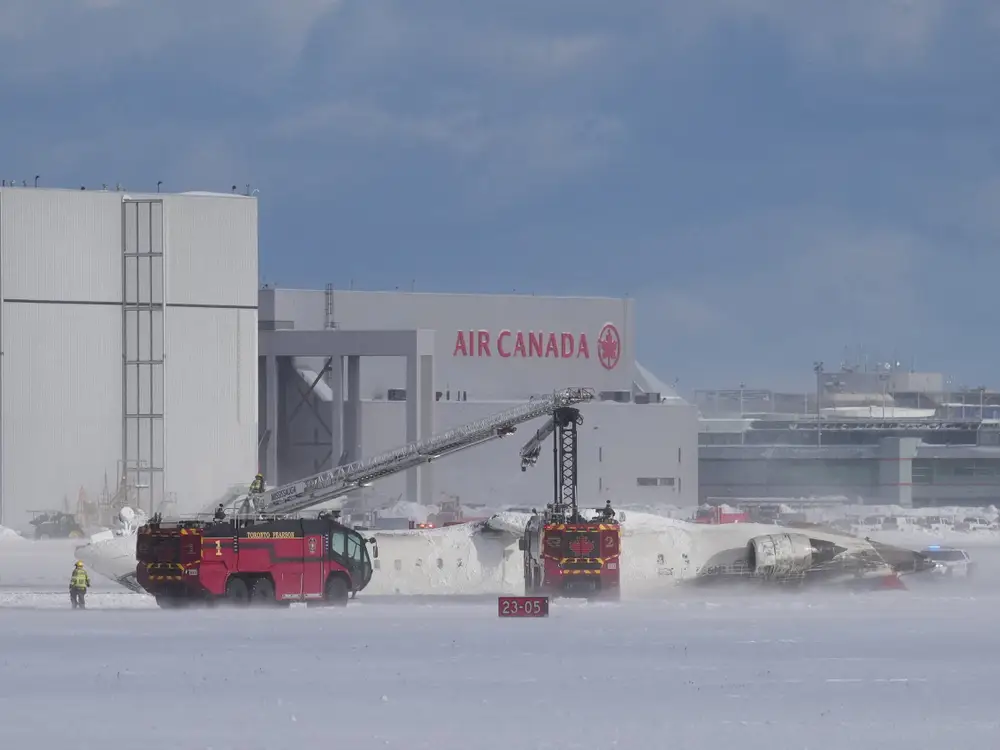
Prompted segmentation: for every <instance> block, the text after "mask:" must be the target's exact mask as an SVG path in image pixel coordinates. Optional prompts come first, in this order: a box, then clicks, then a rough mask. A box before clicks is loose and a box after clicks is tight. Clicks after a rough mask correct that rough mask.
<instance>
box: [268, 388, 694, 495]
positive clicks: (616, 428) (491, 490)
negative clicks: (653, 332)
mask: <svg viewBox="0 0 1000 750" xmlns="http://www.w3.org/2000/svg"><path fill="white" fill-rule="evenodd" d="M314 405H315V406H317V408H321V409H323V410H325V411H323V412H321V413H323V415H324V419H328V418H329V417H328V415H329V409H330V405H329V402H319V401H318V400H317V402H314ZM513 405H515V404H514V403H498V402H493V403H473V402H466V403H462V404H455V403H443V402H438V403H437V404H436V405H435V407H436V408H435V419H436V421H437V427H436V432H442V431H444V430H447V429H450V428H452V427H457V426H458V425H461V424H465V423H467V422H471V421H473V420H475V419H480V418H482V417H486V416H489V415H491V414H495V413H497V412H499V411H502V410H504V409H507V408H510V407H511V406H513ZM405 408H406V405H405V403H403V402H385V401H382V402H378V401H366V402H363V403H362V407H361V409H362V424H363V433H362V443H363V452H362V455H364V456H373V455H375V454H376V453H379V452H382V451H385V450H388V449H390V448H394V447H397V446H399V445H402V444H404V443H405V442H406V437H405ZM582 412H583V417H584V423H583V425H582V426H581V428H580V475H579V488H580V498H581V502H583V503H584V504H591V505H594V504H597V505H603V504H604V502H605V500H608V499H610V500H611V501H612V503H628V504H630V505H632V506H636V505H650V506H662V505H675V506H691V505H694V504H696V501H697V497H698V439H697V434H698V431H697V419H698V417H697V412H696V411H695V409H694V408H693V407H691V406H687V405H685V406H666V405H650V406H646V405H642V406H640V405H634V404H632V405H629V404H609V403H605V404H589V405H587V406H585V407H584V408H583V410H582ZM542 424H543V420H542V419H538V420H535V421H534V422H530V423H528V424H525V425H523V426H521V427H520V428H519V429H518V431H517V432H516V433H515V434H514V435H513V436H511V437H508V438H504V439H502V440H496V441H493V442H492V443H490V444H488V445H485V446H481V447H478V448H473V449H470V450H468V451H465V452H463V453H460V454H458V455H455V456H452V457H449V458H445V459H442V460H441V461H439V462H436V463H435V464H434V467H435V468H434V482H435V490H436V496H435V497H434V498H431V499H430V500H429V502H431V503H437V502H439V501H440V500H441V499H442V496H443V495H458V496H460V497H461V498H462V500H463V502H471V503H485V504H487V505H491V506H496V505H505V504H515V505H537V504H544V503H545V502H548V500H549V499H550V498H551V496H552V481H553V479H552V461H551V452H550V450H549V448H548V447H547V448H546V450H544V451H543V453H542V456H541V457H540V459H539V462H538V464H537V465H536V466H535V467H533V468H531V469H529V470H528V471H527V472H524V473H522V472H521V470H520V460H519V457H518V452H519V450H520V448H521V446H522V445H523V444H524V442H525V441H526V440H527V439H528V437H529V436H530V435H531V434H532V432H533V431H534V430H536V429H538V427H540V426H541V425H542ZM290 427H292V428H294V430H295V431H294V432H292V433H291V434H290V435H289V437H288V440H289V443H290V444H294V445H300V446H301V445H308V444H309V443H310V442H312V441H316V440H317V438H318V439H319V440H324V439H326V437H325V435H326V433H325V432H323V431H322V430H321V429H320V428H318V427H317V422H316V420H315V418H314V417H313V416H312V415H311V413H310V410H308V409H302V410H301V411H300V413H299V415H298V417H297V418H296V420H294V421H293V422H292V423H290ZM296 453H298V454H299V456H300V459H301V460H300V461H299V462H298V463H299V464H301V465H299V466H298V468H299V469H300V470H301V471H302V476H305V475H306V474H308V473H311V472H312V470H313V469H312V467H311V466H308V465H305V462H307V461H308V460H309V458H308V457H310V456H312V457H313V458H318V457H319V456H320V454H321V453H325V451H324V450H323V447H322V446H318V447H317V448H315V449H313V452H312V453H310V452H309V450H308V449H305V450H303V451H298V450H297V451H296ZM650 480H656V481H655V482H653V481H650ZM372 492H373V493H374V494H375V495H376V496H379V497H381V498H383V499H394V498H396V497H397V496H403V495H404V493H405V478H404V477H402V476H394V477H388V478H386V479H382V480H379V481H377V482H376V483H375V484H374V486H373V488H372Z"/></svg>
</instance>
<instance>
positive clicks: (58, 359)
mask: <svg viewBox="0 0 1000 750" xmlns="http://www.w3.org/2000/svg"><path fill="white" fill-rule="evenodd" d="M3 320H4V326H3V353H4V356H3V431H4V435H3V438H4V443H3V444H4V452H5V455H4V477H3V479H4V487H3V489H4V502H5V506H6V508H5V523H7V524H8V525H11V526H15V527H16V526H21V525H23V524H25V523H26V522H27V521H28V520H29V519H30V516H28V515H27V514H26V511H27V510H29V509H43V508H54V509H61V508H62V507H63V497H64V496H66V497H68V499H69V504H70V507H69V510H70V511H75V509H76V501H77V495H78V492H79V489H80V487H81V486H82V487H83V488H84V489H85V490H86V492H87V493H88V495H89V496H90V497H91V498H94V497H96V495H97V493H99V492H100V491H101V488H102V487H103V484H104V476H105V472H107V476H108V479H109V482H111V484H112V486H113V485H114V479H115V471H116V462H117V460H118V457H119V455H120V454H121V368H122V365H121V309H120V308H119V307H116V306H99V305H38V304H16V303H9V302H8V303H5V304H4V306H3Z"/></svg>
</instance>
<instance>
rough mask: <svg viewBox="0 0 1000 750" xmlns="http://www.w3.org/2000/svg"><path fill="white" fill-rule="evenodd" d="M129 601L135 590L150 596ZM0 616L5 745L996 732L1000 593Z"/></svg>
mask: <svg viewBox="0 0 1000 750" xmlns="http://www.w3.org/2000/svg"><path fill="white" fill-rule="evenodd" d="M121 597H122V599H129V598H131V599H132V600H135V601H139V600H141V599H142V597H139V596H138V595H131V594H124V595H121ZM418 601H420V602H421V603H419V604H414V603H407V600H406V599H405V598H403V597H399V598H396V597H379V598H375V597H372V598H370V599H362V598H359V599H358V600H357V602H356V603H355V604H354V605H352V606H350V607H348V608H347V609H345V610H310V609H306V608H299V607H293V608H292V609H290V610H285V611H280V610H279V611H263V612H257V611H226V610H198V611H189V612H169V611H160V610H151V611H144V610H142V609H125V608H118V606H119V604H120V602H119V603H116V602H114V601H111V600H99V599H98V598H96V597H95V599H94V601H93V607H94V609H92V610H90V611H87V612H72V611H69V610H63V611H51V610H48V611H47V610H44V609H36V610H24V609H4V610H2V613H0V653H2V656H0V658H2V663H3V668H2V670H0V747H11V748H20V747H42V748H50V747H51V748H55V747H72V748H74V750H119V749H120V750H133V749H134V748H136V747H143V748H146V749H147V750H160V749H161V748H162V749H164V750H166V749H167V748H170V749H171V750H173V749H174V748H178V747H182V748H190V749H191V750H196V749H197V750H205V749H208V748H211V749H212V750H265V749H267V750H271V749H272V748H278V747H319V746H334V745H335V746H337V747H349V748H357V749H358V750H365V749H367V748H400V749H404V748H405V749H406V750H416V749H417V748H434V749H435V750H450V749H451V748H463V749H464V748H477V749H481V750H492V749H494V748H496V749H500V748H503V749H504V750H508V749H509V748H519V749H521V748H523V749H525V750H528V749H533V748H539V749H540V748H552V749H553V750H554V749H556V748H588V750H589V749H591V748H615V747H620V748H642V749H643V750H646V749H648V748H655V747H683V748H685V749H687V750H697V749H699V748H706V749H712V750H715V749H717V748H740V750H758V749H760V750H774V748H777V747H780V748H795V749H796V750H798V749H805V748H808V749H809V750H843V748H845V747H857V748H861V747H870V748H880V750H895V749H896V748H906V750H919V749H920V748H941V747H951V748H958V747H968V748H991V747H995V743H996V737H997V736H998V734H997V733H998V731H1000V720H998V717H997V712H996V706H995V700H994V696H993V693H994V689H995V686H996V683H997V680H998V678H1000V667H998V666H997V660H996V658H995V657H996V653H997V646H996V635H995V627H994V623H995V621H996V619H997V617H998V616H1000V595H998V594H996V593H992V592H991V593H989V594H984V595H975V596H971V595H968V594H955V593H954V592H952V593H948V592H946V591H945V590H943V589H942V590H938V591H931V592H913V591H911V592H887V593H882V594H868V595H860V596H854V595H848V594H840V595H831V594H820V595H813V594H805V595H778V596H773V597H763V598H761V597H756V596H755V597H749V596H744V595H742V594H735V593H732V594H726V593H720V592H712V593H710V594H707V595H706V594H699V595H698V596H694V595H692V594H691V593H685V594H682V595H679V596H676V597H674V598H672V599H670V600H663V601H656V602H653V601H646V602H628V603H623V604H620V605H608V604H604V605H593V604H591V605H588V604H584V603H581V602H565V603H563V602H557V603H555V604H554V605H553V608H552V615H551V616H550V617H549V618H548V619H545V620H520V621H513V620H500V619H498V618H497V606H496V600H495V599H490V598H484V599H473V600H465V601H462V602H459V603H455V602H452V603H434V604H431V603H427V601H426V600H418Z"/></svg>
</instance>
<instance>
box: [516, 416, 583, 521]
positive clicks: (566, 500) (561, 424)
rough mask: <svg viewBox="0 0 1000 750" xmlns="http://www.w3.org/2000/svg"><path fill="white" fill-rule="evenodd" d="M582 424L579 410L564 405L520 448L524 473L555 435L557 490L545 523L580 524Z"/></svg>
mask: <svg viewBox="0 0 1000 750" xmlns="http://www.w3.org/2000/svg"><path fill="white" fill-rule="evenodd" d="M581 424H583V417H582V416H580V410H579V409H574V408H573V407H572V406H569V405H568V404H567V405H562V406H559V407H557V408H556V409H554V410H553V412H552V416H551V417H549V419H548V421H547V422H546V423H545V424H543V425H542V426H541V427H540V428H538V431H537V432H535V434H534V435H532V437H531V439H530V440H528V442H527V443H525V444H524V447H523V448H521V454H520V455H521V471H527V470H528V467H529V466H534V465H535V464H536V463H537V462H538V457H539V456H540V455H541V453H542V446H543V445H544V444H545V441H546V440H548V439H549V438H550V437H552V436H553V434H555V439H554V440H553V444H552V459H553V463H554V469H553V479H554V481H555V487H554V492H553V500H552V503H550V504H549V505H548V506H547V508H546V512H545V516H546V523H556V522H561V523H580V522H581V520H582V519H581V518H580V513H579V510H578V509H577V497H576V495H577V492H576V488H577V451H578V445H577V443H578V440H577V427H578V426H579V425H581Z"/></svg>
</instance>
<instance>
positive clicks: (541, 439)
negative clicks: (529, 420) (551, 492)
mask: <svg viewBox="0 0 1000 750" xmlns="http://www.w3.org/2000/svg"><path fill="white" fill-rule="evenodd" d="M555 430H556V420H555V417H549V419H548V421H547V422H546V423H545V424H543V425H542V426H541V427H539V428H538V430H537V431H536V432H535V434H534V435H532V436H531V439H530V440H529V441H528V442H527V443H525V444H524V447H523V448H521V471H527V470H528V467H529V466H534V465H535V464H536V463H537V462H538V457H539V456H540V455H541V453H542V445H544V444H545V441H546V440H548V439H549V436H551V435H552V433H553V432H555Z"/></svg>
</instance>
